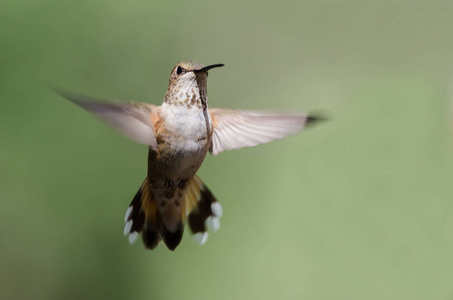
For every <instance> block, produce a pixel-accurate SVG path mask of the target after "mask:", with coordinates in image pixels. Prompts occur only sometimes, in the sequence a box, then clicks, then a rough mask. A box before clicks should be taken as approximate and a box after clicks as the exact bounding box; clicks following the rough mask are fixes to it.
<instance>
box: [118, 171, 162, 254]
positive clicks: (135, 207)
mask: <svg viewBox="0 0 453 300" xmlns="http://www.w3.org/2000/svg"><path fill="white" fill-rule="evenodd" d="M149 197H150V193H149V190H148V179H145V181H144V182H143V184H142V186H141V187H140V189H139V190H138V192H137V194H135V197H134V199H133V200H132V202H131V204H130V206H129V207H128V209H127V211H126V216H125V218H124V221H125V222H126V226H125V227H124V235H128V234H129V243H130V244H133V243H134V242H135V241H136V240H137V238H138V236H139V235H140V233H143V243H144V244H145V246H146V248H148V249H151V250H152V249H154V248H156V247H157V245H159V242H160V236H159V234H158V232H157V229H156V216H157V214H156V205H155V203H154V202H152V201H148V199H149ZM144 200H145V201H144Z"/></svg>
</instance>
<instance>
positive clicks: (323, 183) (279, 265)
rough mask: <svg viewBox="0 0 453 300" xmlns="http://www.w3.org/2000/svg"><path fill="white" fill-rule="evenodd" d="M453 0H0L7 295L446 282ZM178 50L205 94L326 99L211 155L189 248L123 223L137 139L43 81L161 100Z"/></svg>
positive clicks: (451, 261)
mask: <svg viewBox="0 0 453 300" xmlns="http://www.w3.org/2000/svg"><path fill="white" fill-rule="evenodd" d="M452 16H453V2H451V1H412V2H409V1H340V0H321V1H278V2H274V3H266V2H247V1H242V0H241V1H239V0H231V1H223V2H217V1H195V2H190V1H162V2H156V1H144V0H132V1H107V0H100V1H91V0H81V1H61V0H49V1H36V0H20V1H18V0H6V1H5V0H3V1H2V2H1V3H0V38H1V41H0V101H1V102H0V103H1V106H0V138H1V140H0V145H1V147H0V157H1V158H0V169H1V172H0V199H1V202H0V203H1V215H2V217H1V218H0V264H1V266H0V268H1V272H0V299H261V298H265V299H276V298H279V299H452V297H453V218H452V217H451V216H452V215H453V201H452V195H453V184H452V180H451V179H452V176H453V147H452V144H453V143H452V140H453V135H452V122H451V116H452V113H453V110H452V105H451V103H452V101H451V100H452V98H453V87H452V84H453V34H452V29H453V17H452ZM180 60H198V61H201V62H203V63H205V64H213V63H224V64H225V65H226V67H224V68H222V69H218V70H213V71H212V72H211V74H210V75H211V76H210V77H209V96H210V98H209V101H210V105H211V107H235V108H243V109H277V110H290V111H312V110H320V109H321V110H326V111H328V112H329V113H330V115H331V116H333V119H332V120H331V121H330V122H328V123H325V124H323V125H322V126H318V127H316V128H314V129H310V130H307V131H305V132H303V133H302V134H300V135H298V136H296V137H291V138H288V139H285V140H282V141H277V142H274V143H271V144H267V145H263V146H259V147H255V148H247V149H242V150H239V151H231V152H226V153H223V154H221V155H219V156H217V157H211V156H209V157H208V158H207V159H206V161H205V163H204V165H203V167H202V168H201V169H200V171H199V175H200V176H201V178H202V179H204V181H205V182H206V184H207V185H208V186H209V187H210V188H211V190H212V191H213V192H214V193H215V194H216V196H217V198H218V199H219V201H221V203H222V205H223V207H224V216H223V218H222V228H221V229H220V231H219V232H217V233H215V234H211V235H210V237H209V241H208V243H207V244H206V245H205V246H203V247H198V246H197V245H196V244H195V243H194V242H193V241H192V240H191V238H190V234H189V233H188V232H187V231H186V233H185V236H184V238H183V241H182V243H181V245H180V247H179V248H178V249H177V250H176V251H175V252H174V253H171V252H169V251H168V250H167V249H166V248H165V247H163V246H160V247H159V248H158V249H157V250H156V251H154V252H150V251H147V250H145V249H144V247H143V245H142V244H141V242H140V243H137V244H135V245H133V246H130V245H129V244H128V242H127V239H126V238H125V237H124V236H123V234H122V232H123V225H124V222H123V218H124V213H125V210H126V208H127V206H128V204H129V202H130V201H131V199H132V197H133V196H134V194H135V192H136V191H137V189H138V188H139V186H140V184H141V183H142V181H143V179H144V178H145V175H146V159H147V149H146V147H144V146H141V145H138V144H135V143H133V142H130V141H128V140H127V139H125V138H123V137H122V136H121V135H119V134H117V133H116V132H114V131H113V130H111V129H110V128H108V127H107V126H105V125H103V124H101V122H99V121H98V120H96V119H95V118H93V117H92V116H90V115H89V114H88V113H86V112H84V111H83V110H81V109H79V108H78V107H76V106H74V105H73V104H71V103H69V102H68V101H66V100H65V99H63V98H61V97H60V96H58V95H56V94H55V93H53V92H52V91H51V90H50V89H49V85H54V86H58V87H61V88H64V89H67V90H70V91H74V92H78V93H83V94H87V95H93V96H98V97H104V98H117V99H122V100H136V101H146V102H150V103H153V104H160V103H161V102H162V99H163V96H164V94H165V91H166V89H167V82H168V76H169V74H170V71H171V68H172V67H173V66H174V65H175V64H176V63H177V62H178V61H180Z"/></svg>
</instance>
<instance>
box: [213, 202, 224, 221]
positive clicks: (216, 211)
mask: <svg viewBox="0 0 453 300" xmlns="http://www.w3.org/2000/svg"><path fill="white" fill-rule="evenodd" d="M211 210H212V213H213V214H214V215H215V216H216V217H217V218H220V217H221V216H222V215H223V209H222V205H220V203H219V202H214V203H212V204H211Z"/></svg>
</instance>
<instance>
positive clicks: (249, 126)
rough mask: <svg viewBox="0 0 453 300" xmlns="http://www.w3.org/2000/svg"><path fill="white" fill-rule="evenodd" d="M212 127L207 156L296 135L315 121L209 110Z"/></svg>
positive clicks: (275, 114) (296, 115)
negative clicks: (210, 142)
mask: <svg viewBox="0 0 453 300" xmlns="http://www.w3.org/2000/svg"><path fill="white" fill-rule="evenodd" d="M210 113H211V117H212V125H213V134H212V144H211V149H210V152H211V154H213V155H216V154H219V153H221V152H223V151H225V150H232V149H239V148H242V147H252V146H256V145H259V144H265V143H269V142H271V141H273V140H278V139H281V138H284V137H286V136H288V135H292V134H296V133H298V132H299V131H301V130H302V128H303V127H304V126H305V125H306V124H308V123H310V122H312V121H315V120H316V118H314V117H310V116H308V115H306V114H282V113H263V112H254V111H246V110H233V109H222V108H213V109H210Z"/></svg>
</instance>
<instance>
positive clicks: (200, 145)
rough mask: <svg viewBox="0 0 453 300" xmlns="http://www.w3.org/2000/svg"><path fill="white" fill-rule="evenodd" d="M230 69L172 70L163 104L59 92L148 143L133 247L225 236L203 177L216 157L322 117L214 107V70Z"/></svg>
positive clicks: (192, 65)
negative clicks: (210, 90) (187, 236)
mask: <svg viewBox="0 0 453 300" xmlns="http://www.w3.org/2000/svg"><path fill="white" fill-rule="evenodd" d="M222 66H224V65H223V64H215V65H209V66H204V65H203V64H201V63H198V62H194V61H182V62H179V63H178V64H177V65H176V66H175V67H174V68H173V70H172V71H171V74H170V80H169V84H168V89H167V92H166V94H165V98H164V102H163V103H162V105H161V106H155V105H152V104H147V103H114V102H105V101H103V100H99V99H94V98H89V97H85V96H80V95H74V94H70V93H66V92H61V91H58V93H60V94H61V95H62V96H64V97H66V98H67V99H69V100H70V101H72V102H74V103H75V104H77V105H79V106H81V107H82V108H84V109H85V110H87V111H89V112H90V113H92V114H93V115H95V116H96V117H98V118H99V119H101V120H102V121H104V122H106V123H107V124H109V125H110V126H112V127H113V128H115V129H116V130H118V131H119V132H121V133H123V134H124V135H125V136H127V137H128V138H130V139H132V140H134V141H136V142H138V143H141V144H144V145H147V146H148V147H149V152H148V176H147V177H146V179H145V181H144V182H143V184H142V185H141V187H140V189H139V190H138V192H137V194H136V195H135V197H134V199H133V200H132V202H131V204H130V206H129V207H128V209H127V211H126V216H125V222H126V226H125V228H124V234H125V235H129V242H130V243H131V244H132V243H134V242H135V241H136V239H137V238H138V236H139V234H140V233H141V234H142V238H143V242H144V244H145V246H146V248H148V249H151V250H152V249H154V248H156V247H157V245H158V244H159V243H160V241H162V242H163V243H164V244H165V246H167V248H168V249H170V250H171V251H173V250H174V249H175V248H176V247H177V246H178V245H179V243H180V242H181V239H182V235H183V231H184V226H185V223H188V224H189V228H190V230H191V231H192V233H193V237H194V239H195V241H196V242H197V243H198V244H199V245H203V244H204V243H206V241H207V238H208V232H207V229H206V227H209V228H210V229H212V230H213V231H217V230H218V229H219V227H220V221H219V219H220V217H221V216H222V206H221V205H220V203H219V202H218V201H217V199H216V198H215V197H214V195H213V194H212V193H211V191H210V190H209V189H208V188H207V187H206V185H205V184H204V183H203V182H202V181H201V179H200V178H199V177H198V176H197V175H196V172H197V170H198V169H199V168H200V166H201V164H202V163H203V161H204V159H205V157H206V154H207V153H208V151H209V152H210V153H211V154H212V155H217V154H219V153H221V152H223V151H225V150H232V149H239V148H242V147H251V146H255V145H258V144H264V143H268V142H270V141H272V140H276V139H281V138H283V137H286V136H288V135H291V134H296V133H298V132H299V131H301V130H302V128H303V127H304V126H305V125H307V124H309V123H313V122H315V121H316V120H318V119H319V118H316V117H313V116H309V115H308V114H281V113H262V112H255V111H246V110H234V109H223V108H212V109H209V108H208V95H207V90H206V87H207V78H208V71H209V70H211V69H213V68H218V67H222Z"/></svg>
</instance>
